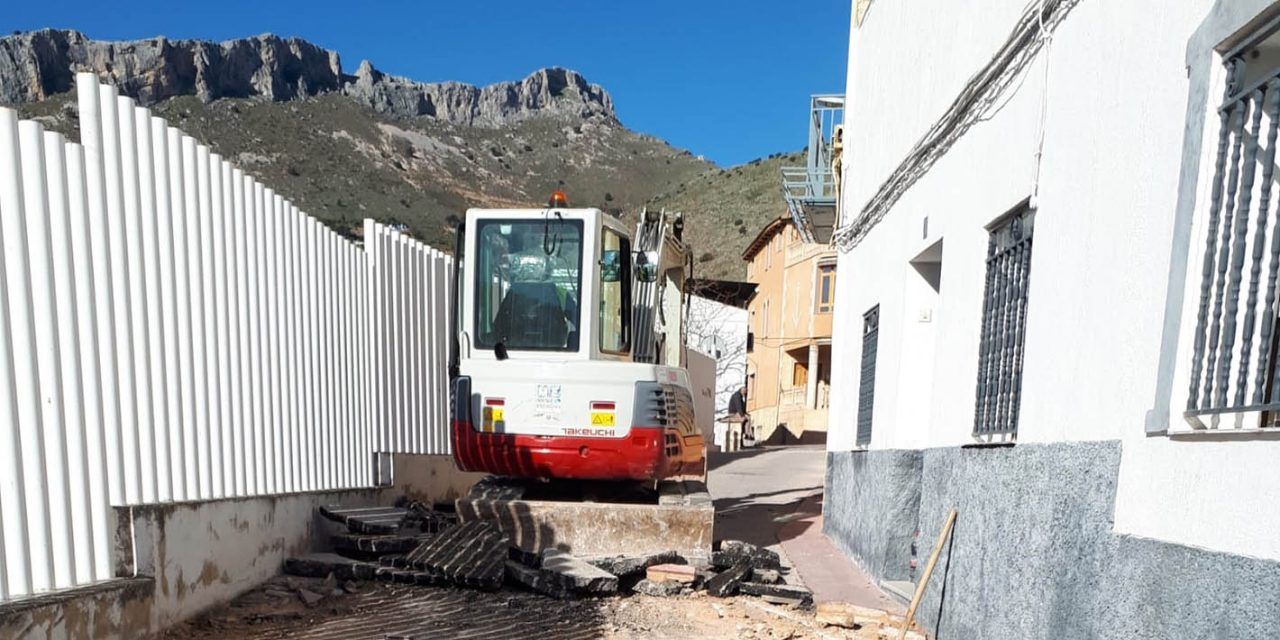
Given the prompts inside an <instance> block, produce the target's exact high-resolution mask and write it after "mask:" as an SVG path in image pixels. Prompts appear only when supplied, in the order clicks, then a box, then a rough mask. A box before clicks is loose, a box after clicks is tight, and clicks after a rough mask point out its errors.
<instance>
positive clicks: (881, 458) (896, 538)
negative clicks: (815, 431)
mask: <svg viewBox="0 0 1280 640" xmlns="http://www.w3.org/2000/svg"><path fill="white" fill-rule="evenodd" d="M826 487H827V490H826V494H827V495H828V496H832V499H829V500H824V501H823V506H822V510H823V527H824V533H826V534H827V535H828V536H829V537H830V538H831V539H832V540H834V541H835V542H836V544H837V545H839V546H840V547H841V549H842V550H843V551H844V552H845V553H847V554H849V555H850V556H853V557H855V558H857V559H858V561H859V562H860V563H861V564H862V565H863V566H864V567H865V568H866V569H867V570H868V571H870V572H871V573H872V574H873V575H875V576H878V577H881V578H883V579H885V580H909V579H910V578H911V576H910V575H909V574H910V565H909V563H910V560H911V540H912V537H913V536H914V534H915V531H916V527H917V524H916V521H917V517H918V514H919V511H920V452H919V451H898V450H881V451H846V452H841V453H828V454H827V481H826ZM836 496H838V499H836Z"/></svg>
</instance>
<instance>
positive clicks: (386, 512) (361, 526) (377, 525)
mask: <svg viewBox="0 0 1280 640" xmlns="http://www.w3.org/2000/svg"><path fill="white" fill-rule="evenodd" d="M320 515H322V516H324V517H326V518H328V519H330V520H333V521H334V522H340V523H342V524H345V525H347V530H348V531H350V532H351V533H365V534H388V533H396V532H397V531H399V530H400V528H401V527H402V526H404V522H405V518H407V517H408V516H409V510H408V509H400V508H396V507H341V506H327V507H320Z"/></svg>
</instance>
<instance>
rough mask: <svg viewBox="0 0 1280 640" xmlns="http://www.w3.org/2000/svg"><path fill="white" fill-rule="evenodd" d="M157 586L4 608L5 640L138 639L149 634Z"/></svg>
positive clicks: (129, 581) (120, 587) (110, 584)
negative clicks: (67, 639) (153, 596)
mask: <svg viewBox="0 0 1280 640" xmlns="http://www.w3.org/2000/svg"><path fill="white" fill-rule="evenodd" d="M154 590H155V581H153V580H151V579H150V578H123V579H117V580H110V581H107V582H104V583H100V584H94V585H89V586H87V587H78V588H75V589H66V590H62V591H58V592H55V593H48V594H42V595H36V596H30V597H26V598H21V599H18V600H12V601H8V602H5V603H4V604H3V605H0V638H5V640H10V639H12V640H19V639H21V640H28V639H29V640H35V639H37V638H43V639H48V640H55V639H58V640H61V639H63V638H70V639H79V638H134V637H138V636H139V635H142V634H143V633H145V632H146V629H148V628H149V627H148V625H149V624H150V620H151V606H152V598H151V596H152V594H153V593H154Z"/></svg>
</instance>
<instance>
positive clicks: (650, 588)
mask: <svg viewBox="0 0 1280 640" xmlns="http://www.w3.org/2000/svg"><path fill="white" fill-rule="evenodd" d="M682 589H684V585H683V584H681V583H679V582H676V581H675V580H667V581H665V582H654V581H652V580H641V581H640V582H637V583H636V586H634V587H631V590H632V591H634V592H636V593H639V594H643V595H646V596H653V597H655V598H670V597H671V596H678V595H680V591H681V590H682Z"/></svg>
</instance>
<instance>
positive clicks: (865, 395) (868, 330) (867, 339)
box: [855, 305, 880, 445]
mask: <svg viewBox="0 0 1280 640" xmlns="http://www.w3.org/2000/svg"><path fill="white" fill-rule="evenodd" d="M879 336H880V305H876V306H874V307H872V308H871V310H870V311H868V312H867V313H866V314H864V315H863V316H862V374H861V377H860V381H859V383H858V436H857V440H856V441H855V443H856V444H858V445H865V444H870V443H871V412H872V408H873V406H874V405H875V401H876V343H877V341H878V339H879Z"/></svg>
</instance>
